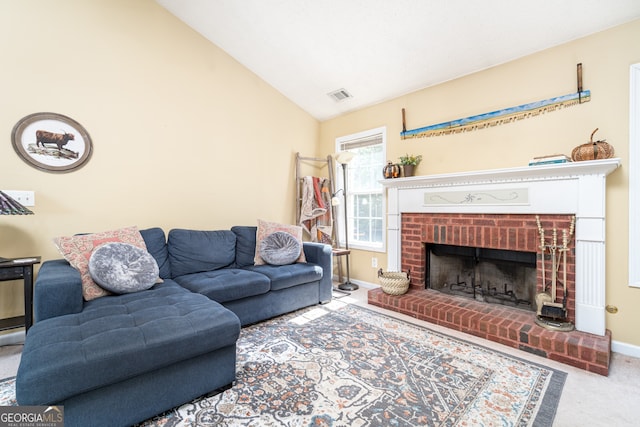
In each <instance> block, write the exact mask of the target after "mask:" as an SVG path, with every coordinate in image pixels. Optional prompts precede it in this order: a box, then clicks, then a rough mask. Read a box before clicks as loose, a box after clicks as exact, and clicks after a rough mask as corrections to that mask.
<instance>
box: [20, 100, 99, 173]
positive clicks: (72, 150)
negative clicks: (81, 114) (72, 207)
mask: <svg viewBox="0 0 640 427" xmlns="http://www.w3.org/2000/svg"><path fill="white" fill-rule="evenodd" d="M11 144H12V145H13V149H14V150H15V152H16V153H17V154H18V157H20V158H21V159H22V160H24V161H25V162H26V163H27V164H28V165H30V166H32V167H34V168H36V169H38V170H41V171H45V172H53V173H67V172H72V171H75V170H77V169H79V168H81V167H82V166H84V165H85V164H86V163H87V162H88V161H89V159H90V158H91V155H92V152H93V143H92V142H91V137H90V136H89V133H88V132H87V130H86V129H85V128H84V127H83V126H82V125H81V124H80V123H78V122H77V121H75V120H74V119H72V118H71V117H67V116H65V115H62V114H58V113H48V112H43V113H33V114H29V115H28V116H25V117H23V118H22V119H20V120H19V121H18V123H16V125H15V126H14V127H13V130H12V132H11Z"/></svg>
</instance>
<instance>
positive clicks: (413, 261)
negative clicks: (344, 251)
mask: <svg viewBox="0 0 640 427" xmlns="http://www.w3.org/2000/svg"><path fill="white" fill-rule="evenodd" d="M571 217H572V215H541V216H539V218H540V222H541V224H542V227H543V228H546V230H547V231H548V232H549V234H548V235H547V236H549V235H550V234H551V230H553V229H554V228H555V229H556V230H557V231H558V233H559V234H558V235H559V236H561V233H562V232H561V230H569V227H570V224H571ZM401 222H402V228H401V240H402V248H401V259H402V271H407V270H410V271H411V277H412V280H411V285H410V286H411V287H412V288H415V289H417V290H421V289H424V288H425V280H426V278H425V274H426V271H425V265H426V256H427V253H426V251H425V245H426V244H428V243H439V244H447V245H455V246H465V247H474V248H488V249H502V250H509V251H520V252H533V253H536V252H538V253H539V252H540V250H539V249H538V248H539V246H540V238H539V235H538V225H537V221H536V216H535V215H531V214H517V215H513V214H499V215H497V214H447V213H435V214H429V213H404V214H402V221H401ZM558 243H559V244H560V237H558ZM568 247H569V251H567V255H568V256H567V311H568V318H569V320H570V321H571V322H573V323H575V274H574V267H575V257H574V252H575V245H574V243H573V239H572V240H571V241H570V242H569V244H568ZM541 258H542V257H541V256H540V254H539V255H538V256H537V285H536V291H537V292H543V285H542V275H543V274H542V262H543V261H542V259H541ZM544 263H545V272H546V279H547V280H546V281H547V284H548V282H549V281H550V272H551V269H552V261H551V259H550V257H549V256H548V254H547V256H546V257H545V260H544ZM556 298H557V299H562V298H563V294H562V287H561V286H558V287H557V289H556Z"/></svg>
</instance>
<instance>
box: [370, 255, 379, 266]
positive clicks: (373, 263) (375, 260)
mask: <svg viewBox="0 0 640 427" xmlns="http://www.w3.org/2000/svg"><path fill="white" fill-rule="evenodd" d="M371 267H373V268H378V258H376V257H373V258H371Z"/></svg>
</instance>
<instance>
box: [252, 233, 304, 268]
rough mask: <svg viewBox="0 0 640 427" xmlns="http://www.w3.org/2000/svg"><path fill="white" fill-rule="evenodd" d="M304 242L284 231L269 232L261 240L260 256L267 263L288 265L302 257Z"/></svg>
mask: <svg viewBox="0 0 640 427" xmlns="http://www.w3.org/2000/svg"><path fill="white" fill-rule="evenodd" d="M301 250H302V242H300V241H298V240H297V239H296V238H295V237H293V236H292V235H291V234H289V233H286V232H284V231H276V232H275V233H272V234H269V235H268V236H267V237H266V238H265V239H264V240H262V242H260V256H261V257H262V259H263V260H264V261H265V262H266V263H267V264H273V265H286V264H292V263H294V262H295V261H296V260H297V259H298V258H300V251H301Z"/></svg>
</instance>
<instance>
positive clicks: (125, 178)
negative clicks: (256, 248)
mask: <svg viewBox="0 0 640 427" xmlns="http://www.w3.org/2000/svg"><path fill="white" fill-rule="evenodd" d="M0 38H1V39H2V40H3V43H2V45H0V56H1V57H2V67H0V93H1V94H2V102H0V135H2V136H3V138H4V139H3V143H1V144H0V189H10V190H33V191H35V197H36V206H35V207H34V208H33V211H35V213H36V214H35V215H33V216H28V217H27V216H24V217H22V216H2V217H0V256H5V257H8V256H15V257H18V256H27V255H42V256H43V258H44V259H51V258H59V255H58V253H57V251H56V249H55V247H54V246H53V244H52V243H51V239H52V238H53V237H55V236H59V235H67V234H73V233H79V232H91V231H103V230H107V229H111V228H115V227H124V226H130V225H137V226H138V227H140V228H144V227H150V226H160V227H163V228H164V229H165V230H169V229H170V228H173V227H184V228H194V229H221V228H228V227H230V226H232V225H239V224H243V225H254V224H255V223H256V219H257V218H263V219H267V220H273V221H283V222H293V221H294V215H295V206H294V194H295V192H294V179H293V175H292V173H293V165H294V155H295V152H296V151H300V152H302V153H303V154H305V155H310V156H314V155H316V149H317V142H318V135H319V126H320V125H319V122H318V121H317V120H315V119H314V118H312V117H311V116H310V115H308V114H307V113H306V112H304V111H303V110H301V109H300V108H298V107H297V106H296V105H295V104H293V103H291V102H290V101H289V100H287V99H286V98H285V97H284V96H282V95H281V94H280V93H279V92H277V91H276V90H274V89H273V88H272V87H271V86H269V85H267V84H266V83H265V82H264V81H262V80H261V79H260V78H258V77H257V76H256V75H254V74H253V73H251V72H250V71H248V70H247V69H246V68H244V67H242V66H241V65H239V64H238V63H237V62H236V61H235V60H233V59H232V58H230V57H229V56H228V55H227V54H226V53H224V52H223V51H222V50H220V49H218V48H217V47H216V46H214V45H213V44H212V43H210V42H209V41H207V40H205V39H204V38H203V37H201V36H200V35H198V34H197V33H196V32H194V31H193V30H191V29H190V28H188V27H187V26H186V25H184V24H183V23H182V22H181V21H179V20H178V19H177V18H175V17H174V16H172V15H171V14H169V13H168V12H167V11H165V10H164V9H163V8H162V7H160V6H159V5H158V4H156V3H155V2H154V1H153V0H136V1H130V0H91V1H86V0H57V1H48V0H21V1H10V0H0ZM45 111H47V112H56V113H60V114H64V115H67V116H70V117H72V118H74V119H75V120H77V121H78V122H79V123H80V124H82V125H83V126H84V127H85V128H86V129H87V131H88V132H89V134H90V136H91V139H92V140H93V145H94V154H93V157H92V158H91V160H90V161H89V162H88V163H87V165H86V166H84V167H83V168H82V169H79V170H77V171H75V172H72V173H68V174H52V173H46V172H42V171H39V170H36V169H34V168H32V167H31V166H29V165H27V164H26V163H24V162H23V161H22V160H21V159H20V158H19V157H18V156H17V155H16V153H15V152H14V150H13V148H12V146H11V140H10V135H11V130H12V128H13V126H14V125H15V124H16V122H18V120H20V119H21V118H22V117H24V116H26V115H28V114H31V113H35V112H45ZM21 292H22V291H21V288H20V283H18V282H14V283H11V282H5V283H0V317H10V316H15V315H20V314H21V307H22V293H21Z"/></svg>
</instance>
